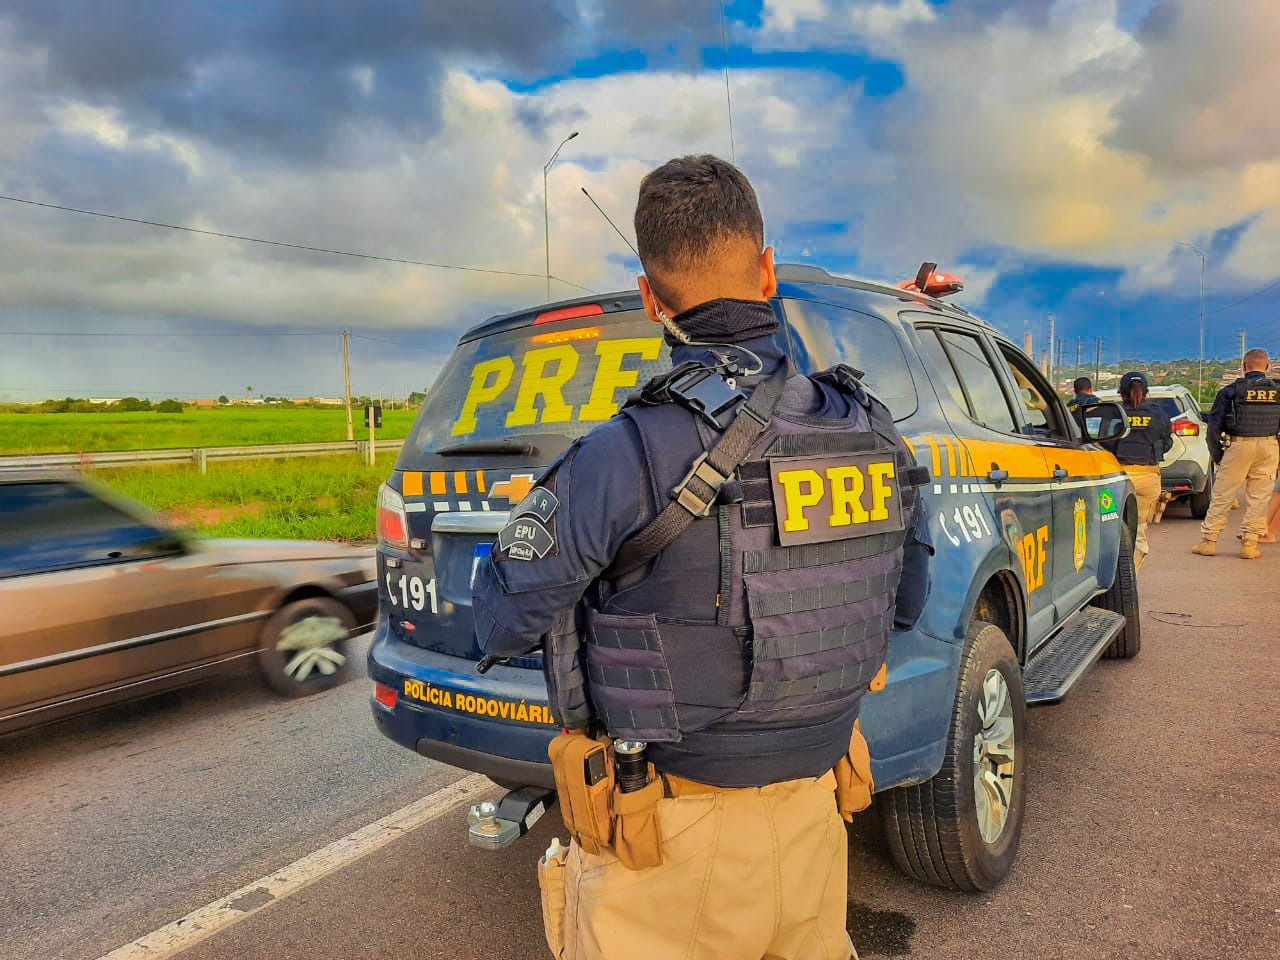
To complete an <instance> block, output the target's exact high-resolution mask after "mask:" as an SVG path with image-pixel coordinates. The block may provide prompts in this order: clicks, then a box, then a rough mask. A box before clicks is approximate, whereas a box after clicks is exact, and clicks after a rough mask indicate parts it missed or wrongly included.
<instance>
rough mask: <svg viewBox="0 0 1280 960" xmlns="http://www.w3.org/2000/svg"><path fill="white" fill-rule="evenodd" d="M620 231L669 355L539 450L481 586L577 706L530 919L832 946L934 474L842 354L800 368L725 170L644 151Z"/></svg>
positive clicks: (840, 949) (776, 951) (593, 950)
mask: <svg viewBox="0 0 1280 960" xmlns="http://www.w3.org/2000/svg"><path fill="white" fill-rule="evenodd" d="M635 229H636V239H637V241H638V246H639V252H640V258H641V260H642V262H643V264H644V267H645V276H644V277H642V278H641V279H640V292H641V296H642V299H643V302H644V308H645V312H646V313H647V314H648V315H649V317H650V319H652V320H654V321H655V322H659V323H661V324H663V326H664V327H665V328H666V330H667V342H668V344H670V346H671V348H672V364H673V370H672V371H671V373H669V374H666V375H664V376H661V377H659V378H657V379H655V380H653V381H651V382H650V383H649V384H648V385H646V386H645V388H644V389H643V391H642V392H641V395H640V398H639V400H638V402H636V403H633V404H631V405H629V406H628V407H627V408H626V409H624V410H623V412H622V413H621V414H619V415H618V416H617V417H615V418H614V419H613V420H611V421H609V422H608V423H606V424H603V425H601V426H600V427H597V428H596V429H595V430H593V431H592V432H591V433H589V434H587V436H585V437H583V438H582V439H581V440H579V441H577V442H575V443H574V444H573V445H572V446H571V447H570V448H569V450H568V451H567V452H566V453H565V455H564V456H563V457H562V458H561V459H560V461H558V462H557V463H556V464H554V465H553V466H552V467H551V468H550V470H549V471H548V472H547V474H545V475H544V476H543V477H542V479H541V480H540V481H539V485H538V486H537V487H536V488H535V489H534V491H533V492H532V493H531V494H530V495H529V498H527V500H526V501H525V502H524V503H521V504H519V505H517V507H516V508H515V509H514V510H513V511H512V516H513V520H512V521H511V524H510V527H511V529H510V530H509V531H504V535H501V536H499V538H498V546H497V547H495V549H494V551H493V553H492V554H491V555H490V560H489V561H488V562H487V563H486V564H485V565H484V566H482V567H481V569H480V571H479V574H478V575H477V578H476V584H475V590H474V594H475V596H474V603H473V611H474V615H475V621H476V631H477V641H478V643H479V645H480V647H481V649H482V650H483V651H484V653H485V654H486V655H488V656H497V657H503V656H512V655H517V654H521V653H524V652H526V651H528V650H530V649H531V648H533V647H535V646H539V645H542V646H544V647H545V652H544V663H545V664H546V665H547V673H548V692H549V694H550V697H551V699H552V702H553V704H554V711H555V715H556V717H557V718H559V719H560V721H561V723H562V724H563V725H564V726H565V728H566V733H565V734H564V735H562V736H560V737H558V738H556V739H555V740H554V741H553V742H552V745H551V748H550V755H551V761H552V768H553V770H554V772H555V778H556V787H557V793H558V795H559V806H560V809H561V813H562V816H563V817H564V820H565V826H566V827H567V828H568V830H569V833H570V836H571V837H572V842H571V844H570V845H569V847H568V848H567V849H558V848H553V849H551V850H549V851H548V853H547V856H546V857H544V858H543V860H542V861H541V863H540V865H539V871H538V872H539V883H540V886H541V888H542V900H543V918H544V924H545V927H546V934H547V942H548V945H549V946H550V947H551V950H552V953H553V954H554V955H555V956H556V957H562V958H567V960H581V958H608V960H628V958H636V960H668V958H670V960H675V958H681V960H690V958H694V960H747V958H752V960H758V958H762V957H769V958H776V960H788V958H790V960H849V957H850V956H852V955H853V950H852V945H851V944H850V941H849V936H848V933H847V931H846V912H847V909H848V898H847V885H848V848H847V837H846V833H845V828H844V825H843V823H842V822H841V817H842V816H844V817H845V818H846V819H847V818H849V817H851V816H852V814H853V812H854V811H855V810H858V809H862V808H863V807H865V806H867V805H868V804H869V803H870V802H871V790H872V783H871V769H870V758H869V756H868V753H867V748H866V742H865V741H864V740H863V739H862V735H861V733H860V732H858V730H857V729H856V727H855V723H856V720H857V716H858V708H859V705H860V702H861V698H862V696H863V694H864V693H865V692H866V691H867V690H868V689H869V688H872V689H878V688H879V685H883V682H884V680H883V678H884V664H885V651H886V646H887V643H888V639H889V632H890V630H891V629H894V628H898V629H906V628H909V627H910V626H911V625H912V624H913V623H914V621H915V619H916V617H918V616H919V614H920V611H921V608H922V607H923V605H924V601H925V598H926V595H927V592H928V561H929V556H930V554H931V552H932V551H931V548H930V546H929V543H928V526H927V519H926V517H925V513H924V511H923V510H917V509H916V488H917V487H918V486H919V485H920V484H923V483H925V482H927V480H928V472H927V471H926V470H923V469H922V468H919V467H917V466H916V464H915V460H914V457H912V455H911V454H910V452H909V451H908V449H907V447H906V445H905V443H904V442H903V440H902V438H901V437H900V436H899V435H898V433H897V431H896V429H895V428H894V426H893V420H892V417H891V416H890V415H889V412H888V410H887V409H886V408H885V407H884V406H883V405H882V404H880V403H879V402H878V401H876V400H875V399H874V398H872V397H871V396H870V395H869V394H868V393H867V391H866V390H865V389H864V388H863V387H862V384H861V383H860V382H859V380H858V378H857V376H856V375H855V374H854V372H853V371H852V370H850V369H849V368H847V367H836V368H834V369H832V370H829V371H826V372H824V373H819V374H814V375H813V376H799V375H795V374H794V371H792V370H791V369H790V367H789V364H788V362H787V358H786V356H785V343H786V340H785V336H783V334H782V331H781V330H780V329H779V324H778V319H777V316H776V314H775V313H774V311H773V309H772V307H771V306H770V304H769V299H770V297H771V296H772V295H773V294H774V292H775V290H776V280H775V276H774V269H773V251H772V249H770V248H768V247H765V246H764V224H763V220H762V218H761V215H760V209H759V206H758V205H757V201H756V196H755V191H754V190H753V189H752V187H751V184H750V183H749V182H748V181H747V179H746V178H745V177H744V176H743V175H742V173H741V172H740V171H739V170H738V169H737V168H736V167H734V166H732V165H731V164H729V163H726V162H725V161H723V160H720V159H718V158H716V157H711V156H697V157H683V158H680V159H677V160H672V161H670V162H669V163H666V164H664V165H663V166H661V167H659V168H658V169H657V170H654V171H653V172H652V173H650V174H649V175H648V176H647V177H645V179H644V181H643V183H642V184H641V186H640V196H639V199H638V202H637V205H636V212H635ZM522 538H524V539H525V540H529V541H530V542H531V543H532V542H533V541H535V540H536V544H535V546H537V549H535V550H529V549H525V548H524V546H522ZM504 543H506V544H508V545H509V547H508V548H505V549H504V548H502V544H504ZM900 585H901V586H900Z"/></svg>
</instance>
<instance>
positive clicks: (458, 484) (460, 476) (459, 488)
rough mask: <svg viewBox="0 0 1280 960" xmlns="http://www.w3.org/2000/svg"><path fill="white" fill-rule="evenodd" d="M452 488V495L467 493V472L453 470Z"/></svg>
mask: <svg viewBox="0 0 1280 960" xmlns="http://www.w3.org/2000/svg"><path fill="white" fill-rule="evenodd" d="M453 487H454V490H453V492H454V493H466V492H467V471H465V470H455V471H454V472H453Z"/></svg>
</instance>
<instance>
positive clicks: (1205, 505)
mask: <svg viewBox="0 0 1280 960" xmlns="http://www.w3.org/2000/svg"><path fill="white" fill-rule="evenodd" d="M1215 472H1216V471H1215V470H1214V469H1213V467H1212V466H1211V467H1209V476H1208V478H1207V479H1206V480H1205V482H1204V489H1203V490H1201V491H1200V492H1199V493H1193V494H1191V496H1189V497H1187V506H1189V507H1190V508H1191V516H1193V517H1195V518H1196V519H1197V520H1203V519H1204V517H1205V514H1206V513H1208V512H1209V504H1210V503H1212V502H1213V479H1214V473H1215Z"/></svg>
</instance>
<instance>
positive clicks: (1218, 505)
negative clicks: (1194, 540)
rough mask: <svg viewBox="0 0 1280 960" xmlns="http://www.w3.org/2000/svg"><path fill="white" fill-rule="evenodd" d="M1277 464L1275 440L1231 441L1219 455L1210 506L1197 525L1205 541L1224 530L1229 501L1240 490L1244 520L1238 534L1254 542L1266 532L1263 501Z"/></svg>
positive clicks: (1278, 451) (1279, 448) (1279, 453)
mask: <svg viewBox="0 0 1280 960" xmlns="http://www.w3.org/2000/svg"><path fill="white" fill-rule="evenodd" d="M1278 462H1280V445H1277V443H1276V438H1275V437H1235V438H1233V439H1232V441H1231V446H1229V447H1227V451H1226V453H1224V454H1223V455H1222V462H1221V463H1220V464H1218V475H1217V478H1216V479H1215V480H1214V483H1213V502H1212V503H1210V504H1209V512H1208V513H1207V514H1205V518H1204V522H1203V523H1202V524H1200V533H1201V534H1202V535H1203V536H1204V538H1205V539H1206V540H1212V541H1216V540H1217V539H1218V534H1220V533H1221V532H1222V528H1223V527H1224V526H1226V523H1227V514H1228V513H1229V512H1230V511H1231V501H1232V500H1234V499H1235V498H1236V496H1237V495H1238V494H1239V493H1240V490H1241V488H1243V489H1244V495H1245V501H1246V502H1245V505H1244V517H1243V518H1242V519H1241V521H1240V532H1241V533H1242V534H1243V535H1244V539H1246V540H1257V539H1258V538H1259V537H1261V536H1262V535H1263V534H1264V533H1266V531H1267V501H1269V500H1270V499H1271V488H1272V484H1273V482H1274V481H1275V476H1276V464H1277V463H1278Z"/></svg>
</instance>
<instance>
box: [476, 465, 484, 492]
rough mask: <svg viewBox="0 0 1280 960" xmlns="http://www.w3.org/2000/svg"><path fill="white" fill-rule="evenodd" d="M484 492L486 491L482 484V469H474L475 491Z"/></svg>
mask: <svg viewBox="0 0 1280 960" xmlns="http://www.w3.org/2000/svg"><path fill="white" fill-rule="evenodd" d="M485 492H486V488H485V485H484V471H483V470H477V471H476V493H485Z"/></svg>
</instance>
